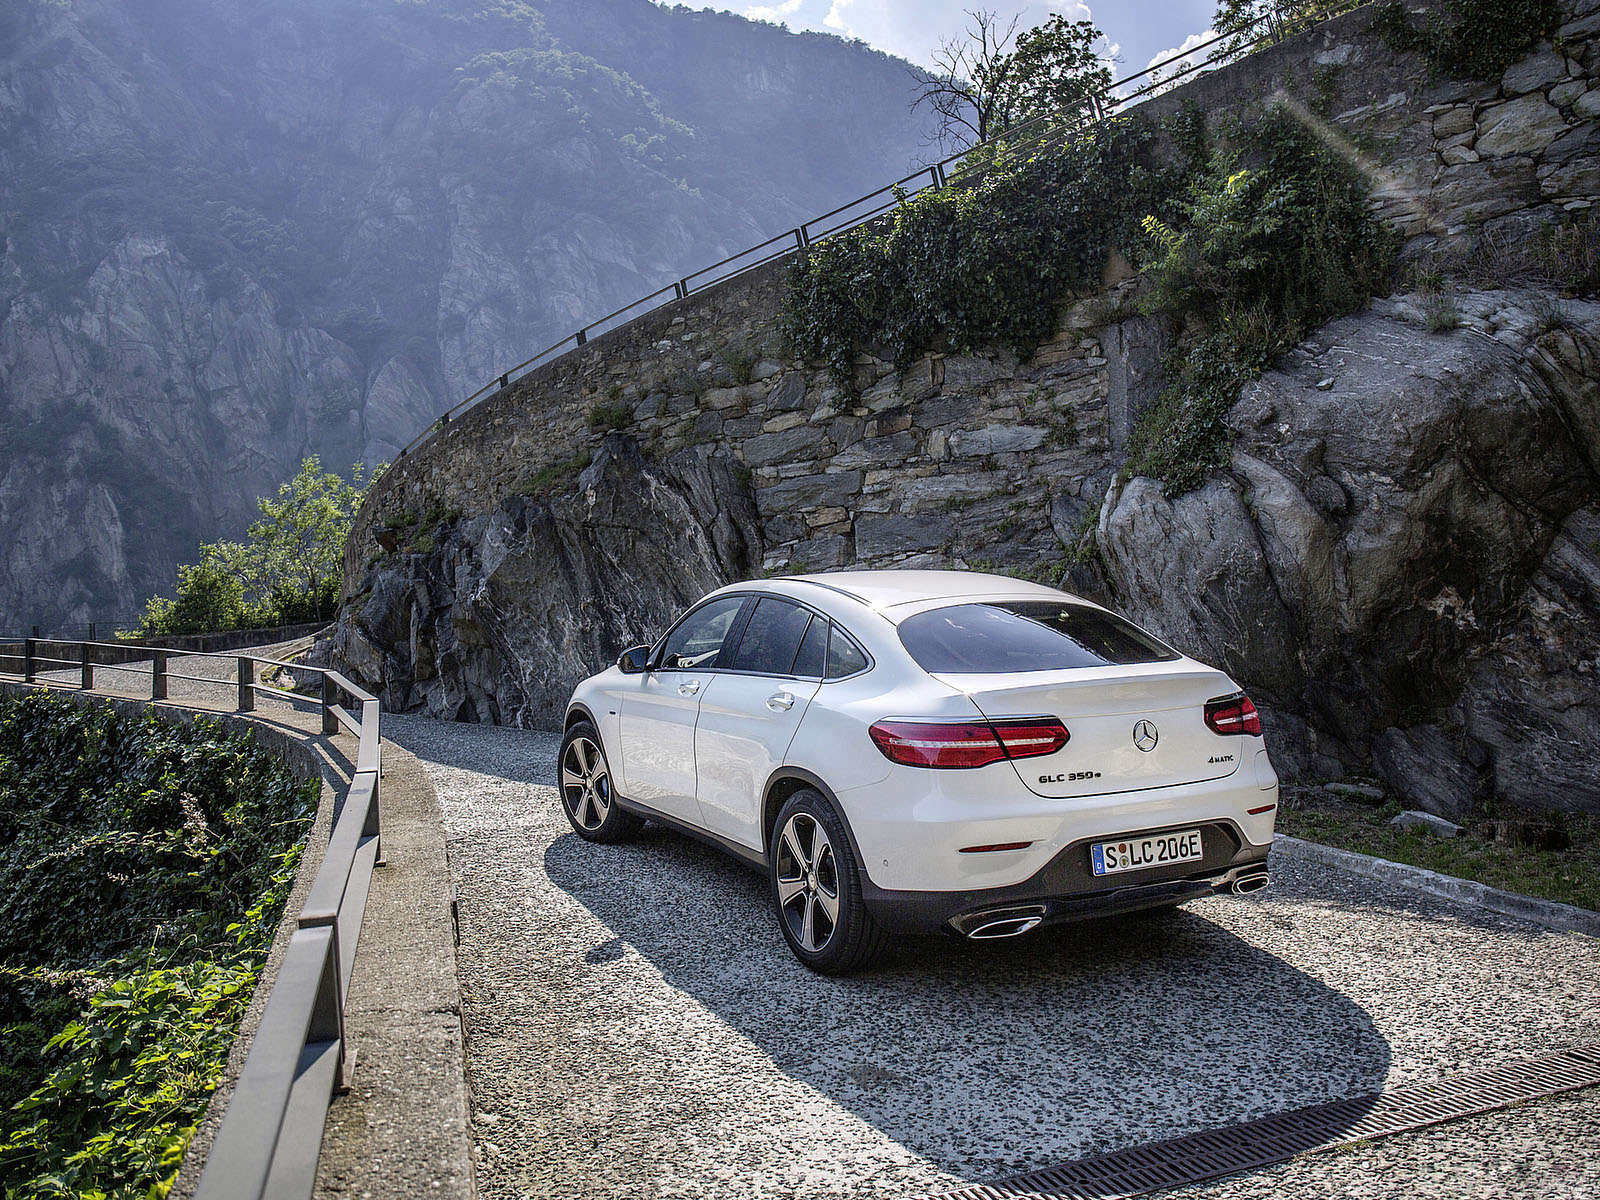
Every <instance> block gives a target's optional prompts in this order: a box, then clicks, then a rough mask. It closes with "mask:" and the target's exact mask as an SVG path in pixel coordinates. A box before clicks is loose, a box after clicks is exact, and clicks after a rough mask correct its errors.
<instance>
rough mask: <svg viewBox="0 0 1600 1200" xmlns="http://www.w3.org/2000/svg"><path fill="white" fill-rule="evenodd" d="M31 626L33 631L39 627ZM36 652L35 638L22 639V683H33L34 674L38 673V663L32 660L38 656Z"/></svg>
mask: <svg viewBox="0 0 1600 1200" xmlns="http://www.w3.org/2000/svg"><path fill="white" fill-rule="evenodd" d="M33 628H34V632H35V633H37V632H38V630H39V627H38V626H37V625H35V626H34V627H33ZM38 653H39V645H38V641H37V639H35V638H23V639H22V681H23V682H24V683H33V682H34V676H35V675H37V674H38V673H39V672H38V664H37V663H35V662H34V661H33V660H34V659H35V658H36V657H37V656H38Z"/></svg>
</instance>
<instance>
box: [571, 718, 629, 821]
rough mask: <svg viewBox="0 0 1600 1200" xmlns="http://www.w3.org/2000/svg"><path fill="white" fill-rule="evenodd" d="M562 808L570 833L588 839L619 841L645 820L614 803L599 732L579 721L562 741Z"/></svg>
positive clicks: (613, 792) (612, 789)
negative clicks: (569, 823) (571, 830)
mask: <svg viewBox="0 0 1600 1200" xmlns="http://www.w3.org/2000/svg"><path fill="white" fill-rule="evenodd" d="M560 763H561V767H560V771H561V777H560V781H559V785H560V788H561V807H562V809H564V810H565V812H566V814H567V820H568V821H569V822H571V824H572V829H573V832H574V833H576V834H577V835H578V836H579V837H581V838H587V839H588V840H589V841H591V842H605V843H612V842H621V841H626V840H627V839H628V838H631V837H632V836H633V835H634V834H636V833H638V832H639V829H640V827H641V826H642V825H643V824H644V822H643V821H642V820H641V819H640V818H639V817H637V816H635V815H634V814H633V813H630V812H625V811H624V810H623V808H622V806H621V805H620V804H618V803H617V796H616V790H615V789H614V788H613V786H612V783H611V768H610V766H609V765H608V764H607V762H606V752H605V748H604V747H603V746H602V745H601V743H600V731H599V730H597V729H596V728H595V727H594V726H593V725H591V724H590V723H589V722H588V721H579V722H578V723H577V724H576V725H574V726H573V727H572V728H571V729H569V730H567V736H566V737H565V738H563V739H562V741H561V758H560Z"/></svg>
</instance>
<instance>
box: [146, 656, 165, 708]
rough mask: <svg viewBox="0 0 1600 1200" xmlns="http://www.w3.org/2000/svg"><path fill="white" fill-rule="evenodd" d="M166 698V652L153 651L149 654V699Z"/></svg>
mask: <svg viewBox="0 0 1600 1200" xmlns="http://www.w3.org/2000/svg"><path fill="white" fill-rule="evenodd" d="M166 698H167V652H166V651H165V650H154V651H152V652H151V654H150V699H152V700H165V699H166Z"/></svg>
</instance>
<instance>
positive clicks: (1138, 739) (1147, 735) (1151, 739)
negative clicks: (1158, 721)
mask: <svg viewBox="0 0 1600 1200" xmlns="http://www.w3.org/2000/svg"><path fill="white" fill-rule="evenodd" d="M1160 740H1161V735H1160V734H1159V733H1157V732H1156V727H1155V723H1154V722H1152V721H1136V722H1134V726H1133V744H1134V745H1135V746H1137V747H1139V749H1141V750H1143V751H1144V752H1145V753H1146V754H1149V753H1150V751H1152V750H1154V749H1155V748H1156V742H1158V741H1160Z"/></svg>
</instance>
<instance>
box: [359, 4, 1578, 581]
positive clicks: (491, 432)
mask: <svg viewBox="0 0 1600 1200" xmlns="http://www.w3.org/2000/svg"><path fill="white" fill-rule="evenodd" d="M1572 11H1573V12H1574V14H1581V15H1574V17H1573V19H1572V20H1571V21H1569V22H1568V23H1567V24H1566V25H1564V26H1563V27H1562V30H1561V32H1560V35H1559V37H1558V43H1559V46H1560V49H1557V48H1555V47H1554V46H1551V45H1548V44H1547V45H1544V46H1541V47H1539V48H1538V49H1537V50H1536V51H1535V52H1534V53H1533V54H1532V55H1531V56H1529V57H1528V58H1526V59H1524V60H1523V61H1522V62H1520V63H1518V64H1516V65H1515V66H1513V67H1512V68H1511V69H1510V70H1509V71H1507V72H1506V73H1505V76H1504V78H1503V79H1502V80H1500V81H1498V82H1492V83H1481V84H1475V83H1466V82H1460V81H1430V80H1429V79H1428V77H1427V72H1426V68H1425V67H1423V66H1422V65H1421V64H1420V62H1419V61H1418V60H1417V59H1416V58H1415V57H1414V56H1410V55H1397V54H1396V53H1394V52H1393V51H1392V50H1390V49H1389V48H1388V47H1387V46H1386V45H1385V44H1384V43H1383V41H1382V40H1381V39H1379V38H1378V37H1376V36H1375V35H1373V34H1371V33H1369V32H1368V25H1369V23H1370V21H1371V19H1372V18H1371V13H1370V11H1369V10H1358V11H1356V12H1353V13H1349V14H1346V15H1345V16H1343V17H1340V18H1337V19H1336V20H1334V21H1331V22H1329V23H1327V24H1326V25H1324V26H1322V27H1321V28H1319V29H1317V30H1314V31H1311V32H1309V33H1307V34H1303V35H1300V36H1299V37H1296V38H1294V39H1291V40H1290V41H1287V42H1285V43H1284V44H1282V45H1280V46H1277V47H1273V48H1271V49H1269V50H1266V51H1263V52H1261V53H1258V54H1256V55H1253V56H1251V57H1250V58H1247V59H1245V60H1243V61H1241V62H1239V63H1237V64H1234V65H1232V66H1230V67H1228V68H1226V69H1224V70H1220V71H1217V72H1214V73H1212V74H1210V75H1206V76H1202V77H1200V78H1198V79H1196V80H1194V81H1192V82H1190V83H1188V84H1186V85H1184V86H1183V87H1180V88H1177V89H1175V90H1174V91H1172V92H1169V93H1167V94H1165V95H1162V96H1159V97H1157V98H1156V99H1154V100H1152V101H1150V102H1148V103H1147V104H1144V105H1142V106H1140V108H1139V109H1137V110H1136V111H1137V112H1139V113H1141V114H1143V115H1144V116H1146V117H1149V118H1151V119H1155V120H1159V119H1160V118H1162V117H1163V116H1166V115H1168V114H1170V113H1171V112H1173V111H1174V110H1176V109H1177V108H1178V107H1179V106H1180V105H1182V104H1186V103H1194V104H1198V105H1199V106H1200V107H1201V108H1202V109H1204V110H1205V111H1207V112H1215V111H1217V110H1219V109H1226V110H1228V111H1230V112H1234V113H1247V112H1248V111H1249V110H1250V109H1251V108H1252V107H1254V106H1257V105H1259V104H1262V103H1265V102H1267V101H1268V100H1270V99H1272V98H1275V97H1276V98H1279V99H1284V100H1287V101H1288V102H1289V103H1291V104H1294V105H1296V106H1297V107H1298V108H1299V109H1300V111H1301V112H1302V114H1303V115H1304V117H1305V119H1307V120H1308V121H1312V122H1315V123H1317V124H1318V125H1319V126H1320V127H1322V128H1324V129H1326V130H1327V131H1328V133H1329V137H1330V139H1331V140H1332V141H1333V142H1334V143H1335V144H1337V145H1339V146H1341V147H1343V148H1344V149H1346V150H1347V151H1348V152H1349V153H1351V154H1352V155H1354V156H1356V157H1357V159H1358V160H1359V161H1361V162H1363V163H1366V164H1367V165H1369V166H1370V167H1371V168H1372V174H1373V178H1374V180H1375V184H1376V189H1377V200H1376V203H1377V205H1378V207H1379V209H1380V211H1381V213H1382V215H1383V216H1384V217H1385V219H1386V220H1388V221H1389V222H1390V223H1392V224H1393V225H1395V226H1396V227H1397V228H1399V229H1400V230H1401V231H1402V232H1404V233H1405V234H1406V235H1407V237H1408V244H1407V253H1408V254H1410V255H1412V256H1417V255H1422V254H1424V253H1426V252H1428V251H1429V250H1431V249H1434V248H1442V247H1448V246H1458V247H1459V246H1461V245H1463V244H1466V243H1481V244H1482V245H1484V246H1485V247H1486V248H1487V249H1489V250H1490V251H1491V252H1492V251H1493V250H1494V249H1495V248H1497V247H1507V246H1510V245H1513V244H1515V243H1519V242H1525V241H1526V239H1527V238H1528V237H1529V236H1530V234H1531V233H1532V232H1533V231H1536V230H1538V229H1540V228H1542V227H1544V226H1548V225H1550V224H1553V223H1555V222H1558V221H1560V220H1562V219H1563V218H1567V217H1569V216H1570V215H1571V214H1572V213H1574V212H1576V211H1579V210H1583V209H1586V208H1588V207H1589V206H1590V205H1591V204H1592V203H1593V202H1594V199H1595V197H1596V196H1597V195H1600V123H1597V121H1596V116H1597V115H1600V89H1597V87H1596V73H1597V71H1596V68H1597V53H1600V52H1597V42H1596V40H1595V39H1596V35H1597V33H1600V10H1596V6H1595V3H1594V0H1578V3H1577V4H1576V6H1575V7H1574V8H1573V10H1572ZM785 271H786V265H785V264H783V263H777V264H773V265H771V266H768V267H766V268H763V269H761V270H758V271H756V272H752V273H750V274H748V275H746V276H743V277H741V278H739V279H737V280H734V281H731V282H729V283H727V284H724V285H721V286H718V287H716V288H713V289H711V290H710V291H708V292H706V293H704V294H701V295H699V296H695V297H692V298H690V299H689V300H686V301H680V302H677V303H675V304H673V305H670V306H668V307H666V308H664V309H661V310H658V311H657V312H654V313H651V314H649V315H647V316H645V317H644V318H641V319H640V320H638V321H636V322H634V323H633V324H631V325H629V326H625V327H623V328H622V329H619V330H616V331H614V332H612V333H609V334H607V335H605V336H603V337H600V338H597V339H595V340H594V341H592V342H590V343H589V344H588V346H586V347H585V348H584V349H583V350H582V351H580V352H576V353H573V354H570V355H568V356H567V357H565V358H563V359H561V360H558V361H557V362H555V363H552V364H549V365H547V366H545V367H543V368H540V369H539V370H537V371H534V372H533V373H531V374H530V375H529V376H527V377H526V378H525V379H523V380H520V381H518V382H517V383H516V384H514V385H513V386H512V387H510V388H508V389H507V390H506V391H504V392H503V393H501V394H499V395H496V396H494V397H492V398H491V399H489V400H487V401H485V402H484V403H483V404H481V405H480V406H479V407H478V408H476V409H475V410H473V411H472V412H470V413H468V414H466V415H465V416H464V417H463V418H461V419H459V420H458V421H456V422H454V423H453V424H452V425H450V426H449V427H448V428H447V430H446V431H445V432H444V433H443V434H442V435H441V436H439V437H436V438H435V439H434V440H433V441H431V442H429V443H428V444H426V445H424V446H423V447H421V448H420V449H419V450H418V451H416V452H414V453H413V454H412V455H410V456H408V457H406V458H405V459H403V460H401V461H400V462H398V463H396V464H395V465H394V466H393V467H391V469H390V471H389V473H388V475H387V476H385V478H384V479H383V480H382V481H381V482H380V484H379V485H378V486H377V487H376V488H375V489H374V492H373V496H372V498H371V500H370V501H369V503H368V505H367V507H366V509H365V510H364V511H363V513H362V514H361V517H360V519H359V521H358V523H357V526H356V529H355V530H354V532H353V534H352V537H351V541H350V544H349V550H348V553H347V561H346V576H347V577H346V585H347V591H348V592H350V593H354V592H356V591H358V590H359V589H360V588H361V587H362V586H363V581H364V579H365V577H366V575H367V571H368V569H369V568H370V567H371V565H372V564H373V563H374V562H375V561H376V560H377V559H378V558H380V557H381V556H382V554H383V553H384V550H383V548H382V547H381V546H380V544H379V542H378V540H377V539H376V537H375V535H376V534H377V533H378V532H379V531H380V530H381V529H382V528H383V527H384V526H385V524H393V523H396V522H398V521H400V520H402V519H403V518H405V517H406V516H407V515H408V514H409V516H410V518H411V519H413V520H416V521H419V522H424V523H425V522H427V521H428V519H429V514H430V513H432V514H434V518H435V519H440V518H444V519H449V518H453V517H456V516H458V515H462V514H470V513H475V512H484V511H488V510H490V509H492V508H493V507H495V506H496V505H498V504H500V503H501V502H502V501H503V500H504V499H505V498H506V497H507V496H509V495H514V494H518V493H521V494H527V495H532V496H538V495H542V494H546V493H549V492H552V491H555V490H560V489H563V488H566V487H570V485H571V483H572V481H573V480H574V479H575V477H576V474H577V469H578V468H579V467H581V465H582V464H583V463H584V462H586V461H588V459H589V457H590V455H591V454H592V452H593V450H594V448H595V447H596V446H597V444H598V442H599V440H600V438H601V436H602V433H603V430H601V429H597V428H594V427H592V424H591V421H592V419H593V417H592V414H595V413H596V409H597V407H598V408H599V409H600V410H602V412H603V411H604V410H607V409H616V410H617V411H619V412H620V410H621V407H622V406H625V408H626V412H627V420H626V421H624V422H622V425H623V427H624V428H626V430H627V431H628V432H630V433H631V434H632V435H633V436H635V437H636V438H637V439H638V441H639V442H640V444H641V445H642V446H643V447H644V448H645V450H646V453H647V454H653V455H666V454H670V453H671V452H673V451H675V450H678V449H681V448H683V447H685V446H690V445H698V444H710V445H714V446H719V447H724V448H726V449H727V450H728V451H730V452H731V453H732V454H733V455H735V456H736V457H737V458H738V459H739V460H740V461H742V462H743V463H745V464H746V465H747V466H748V467H749V468H750V471H751V474H752V480H753V484H754V490H755V497H756V501H757V504H758V507H759V510H760V514H761V522H762V527H761V534H762V539H763V543H764V558H763V565H764V566H765V567H766V568H767V569H770V570H779V569H781V570H788V571H799V570H811V569H824V568H828V567H834V566H840V565H843V564H846V563H867V564H874V565H884V564H891V563H900V562H918V561H923V560H925V559H928V560H936V561H939V562H942V563H948V562H952V561H960V562H964V563H967V564H969V565H971V564H979V565H994V566H998V567H1003V568H1006V569H1011V570H1017V569H1022V570H1028V569H1030V568H1038V569H1040V570H1049V569H1054V568H1055V567H1058V566H1059V561H1060V559H1061V557H1062V553H1063V547H1064V546H1065V545H1070V544H1071V543H1073V542H1074V540H1075V538H1076V535H1077V532H1078V528H1079V523H1080V521H1082V519H1083V518H1084V514H1085V513H1086V512H1088V511H1089V510H1091V509H1092V507H1093V506H1094V505H1096V504H1097V503H1098V501H1099V499H1100V498H1101V497H1102V496H1103V495H1104V493H1105V489H1106V484H1107V482H1108V480H1109V479H1110V477H1111V475H1112V474H1113V472H1114V471H1115V469H1116V467H1117V465H1118V463H1119V461H1120V456H1119V451H1120V449H1121V446H1122V444H1123V442H1124V441H1125V439H1126V433H1127V429H1128V428H1129V425H1130V423H1131V420H1132V417H1133V416H1134V415H1136V413H1137V411H1138V409H1139V408H1140V406H1141V405H1143V404H1145V403H1147V402H1148V401H1149V400H1150V399H1151V398H1152V396H1153V395H1154V393H1155V392H1156V391H1158V390H1159V384H1160V372H1159V361H1160V351H1161V348H1162V347H1163V345H1164V341H1165V339H1164V337H1163V336H1162V335H1163V331H1162V330H1161V328H1160V327H1159V324H1158V323H1156V322H1152V321H1150V320H1148V319H1146V318H1142V317H1131V318H1130V317H1129V316H1128V314H1127V311H1126V305H1127V301H1128V295H1127V293H1128V289H1129V288H1130V287H1131V286H1132V285H1131V284H1129V283H1122V284H1119V285H1117V286H1113V287H1110V288H1108V289H1107V290H1106V291H1105V292H1104V293H1102V294H1100V295H1097V296H1094V297H1091V298H1087V299H1085V300H1083V301H1081V302H1079V303H1077V304H1075V305H1073V306H1071V307H1070V308H1069V309H1068V310H1067V311H1066V312H1065V313H1064V315H1063V317H1062V319H1061V322H1060V325H1059V327H1058V331H1057V334H1056V336H1055V337H1054V338H1053V339H1052V340H1050V341H1049V342H1047V343H1046V344H1045V345H1044V346H1043V347H1041V348H1040V350H1039V352H1038V354H1037V355H1036V356H1035V357H1034V359H1033V360H1032V361H1031V362H1028V363H1026V364H1023V363H1019V362H1018V361H1017V360H1016V359H1015V357H1014V356H1012V355H1010V354H1007V353H1004V352H999V351H996V352H992V353H986V354H981V355H974V356H966V357H955V356H952V357H944V356H939V355H930V356H927V357H924V358H923V359H922V360H920V361H919V362H917V363H916V364H915V365H914V366H913V367H912V368H910V369H909V370H907V371H904V372H900V371H896V370H894V369H893V368H892V367H891V365H890V364H889V363H887V362H884V361H882V360H880V359H876V358H865V359H863V361H862V362H861V364H860V372H861V377H862V380H863V383H864V387H863V394H862V396H861V398H860V400H859V401H856V402H852V401H849V400H847V399H845V397H844V396H843V395H841V393H840V391H839V389H838V388H837V387H836V386H835V385H834V383H833V382H832V380H831V379H830V378H829V376H828V373H827V372H826V371H825V370H824V369H822V368H821V367H820V366H817V365H814V364H799V365H797V364H794V363H790V362H788V361H786V360H785V358H784V356H783V353H782V342H781V338H780V336H779V334H778V332H777V314H778V312H779V309H780V306H781V303H782V293H783V279H784V274H785ZM1119 317H1120V318H1122V319H1116V318H1119ZM385 540H386V541H390V542H391V543H394V542H395V541H396V540H397V539H395V538H393V537H391V538H386V539H385ZM400 540H403V538H402V539H400Z"/></svg>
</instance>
